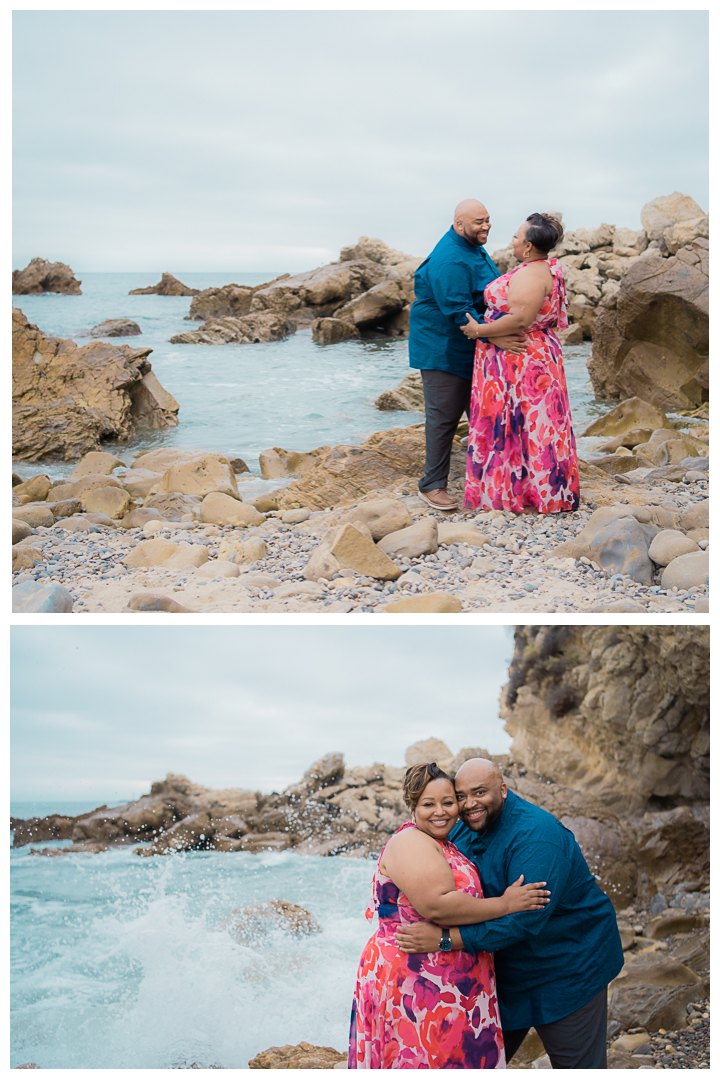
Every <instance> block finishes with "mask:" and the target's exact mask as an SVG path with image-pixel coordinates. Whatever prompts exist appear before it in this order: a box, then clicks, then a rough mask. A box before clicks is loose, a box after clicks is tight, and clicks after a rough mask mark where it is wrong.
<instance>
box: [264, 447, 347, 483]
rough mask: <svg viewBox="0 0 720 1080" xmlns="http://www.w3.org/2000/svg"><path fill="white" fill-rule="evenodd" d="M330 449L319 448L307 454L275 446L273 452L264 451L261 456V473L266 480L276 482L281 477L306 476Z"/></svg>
mask: <svg viewBox="0 0 720 1080" xmlns="http://www.w3.org/2000/svg"><path fill="white" fill-rule="evenodd" d="M329 449H330V447H329V446H319V447H318V448H317V449H316V450H309V451H308V452H307V453H297V452H296V451H294V450H283V449H282V447H280V446H274V447H273V448H272V450H263V451H262V453H261V454H260V459H259V460H260V472H261V473H262V475H263V477H264V478H265V479H266V480H276V479H278V478H279V477H281V476H306V475H307V474H308V473H309V472H310V471H311V469H312V468H313V466H314V465H315V463H316V462H317V461H318V459H319V458H321V457H323V456H324V455H325V454H326V453H327V452H328V451H329Z"/></svg>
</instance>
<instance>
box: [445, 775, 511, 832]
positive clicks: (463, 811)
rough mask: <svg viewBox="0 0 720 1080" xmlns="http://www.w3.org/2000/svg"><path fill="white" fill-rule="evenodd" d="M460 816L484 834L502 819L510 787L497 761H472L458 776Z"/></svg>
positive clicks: (457, 793)
mask: <svg viewBox="0 0 720 1080" xmlns="http://www.w3.org/2000/svg"><path fill="white" fill-rule="evenodd" d="M455 793H456V795H457V800H458V807H459V809H460V817H461V818H462V820H463V821H464V822H465V824H466V825H467V826H468V827H469V828H471V829H472V830H473V831H474V832H483V831H484V830H485V829H487V828H488V826H490V825H492V823H493V822H494V821H497V819H498V818H499V817H500V815H501V814H502V812H503V807H504V805H505V799H506V798H507V785H506V783H505V781H504V780H503V776H502V773H501V772H500V770H499V768H498V767H497V765H496V764H495V762H494V761H489V760H488V759H487V758H469V759H468V761H466V762H464V764H462V765H461V766H460V768H459V769H458V771H457V773H456V775H455Z"/></svg>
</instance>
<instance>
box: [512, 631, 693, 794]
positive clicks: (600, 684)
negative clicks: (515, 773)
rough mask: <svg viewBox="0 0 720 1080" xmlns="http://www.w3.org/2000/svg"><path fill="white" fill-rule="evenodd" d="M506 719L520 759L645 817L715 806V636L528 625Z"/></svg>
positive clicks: (519, 644)
mask: <svg viewBox="0 0 720 1080" xmlns="http://www.w3.org/2000/svg"><path fill="white" fill-rule="evenodd" d="M515 642H516V644H515V655H514V657H513V661H512V664H511V667H510V681H509V682H508V684H507V686H506V687H505V689H504V691H503V697H502V703H501V716H502V717H503V718H504V719H505V722H506V724H505V726H506V728H507V731H508V732H509V733H510V734H511V735H512V736H513V739H514V743H513V754H514V756H515V758H516V760H518V761H520V762H522V763H523V764H525V765H528V766H530V767H532V768H533V769H536V770H537V771H538V772H539V773H541V774H542V775H543V776H546V777H547V778H549V779H552V780H554V781H556V782H558V783H562V784H566V785H568V786H570V787H573V788H577V789H579V790H581V791H587V792H589V793H592V794H593V795H594V796H595V797H597V798H600V799H602V800H603V801H604V802H605V803H606V804H607V805H608V806H611V807H612V806H615V805H617V806H620V807H621V808H623V809H628V810H639V809H645V808H650V807H652V808H654V809H661V808H663V809H664V808H666V807H668V806H685V805H692V804H693V803H695V802H698V801H699V802H705V801H706V800H707V799H708V798H709V757H708V754H709V734H710V732H709V714H708V709H709V697H708V693H709V691H708V684H709V675H710V669H709V653H708V649H709V629H708V628H705V627H694V626H688V627H683V626H667V627H665V626H651V627H639V626H638V627H633V626H618V627H598V626H595V627H576V628H571V627H557V628H552V627H523V628H520V629H518V631H517V633H516V639H515Z"/></svg>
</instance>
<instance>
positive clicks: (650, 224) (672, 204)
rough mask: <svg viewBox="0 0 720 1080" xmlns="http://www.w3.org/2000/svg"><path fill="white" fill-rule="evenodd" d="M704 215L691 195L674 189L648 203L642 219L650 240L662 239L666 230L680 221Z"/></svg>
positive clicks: (642, 213)
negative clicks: (670, 192) (670, 193)
mask: <svg viewBox="0 0 720 1080" xmlns="http://www.w3.org/2000/svg"><path fill="white" fill-rule="evenodd" d="M702 216H703V210H702V208H701V207H700V206H698V204H697V203H696V202H695V200H694V199H692V198H691V197H690V196H689V195H682V194H681V193H680V192H679V191H674V192H673V193H672V195H661V196H660V197H659V198H657V199H653V200H652V201H651V202H649V203H646V204H645V206H643V208H642V210H641V211H640V220H641V221H642V223H643V228H644V229H645V232H646V234H647V237H648V239H649V240H660V239H661V238H662V237H663V235H664V233H665V230H666V229H668V228H671V227H672V226H673V225H676V224H677V223H678V222H680V221H692V220H695V219H697V218H699V217H702Z"/></svg>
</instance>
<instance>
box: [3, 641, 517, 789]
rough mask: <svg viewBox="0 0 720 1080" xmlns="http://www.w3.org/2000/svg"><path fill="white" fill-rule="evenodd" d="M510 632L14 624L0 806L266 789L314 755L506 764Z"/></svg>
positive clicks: (355, 760)
mask: <svg viewBox="0 0 720 1080" xmlns="http://www.w3.org/2000/svg"><path fill="white" fill-rule="evenodd" d="M512 650H513V637H512V629H511V628H508V627H504V626H498V627H477V626H468V627H440V626H436V627H393V626H388V627H339V626H334V627H308V626H303V627H298V626H280V627H279V626H252V627H250V626H221V627H214V626H206V627H202V626H193V627H177V626H164V627H142V626H137V625H134V626H124V627H123V626H98V627H77V628H76V627H71V626H68V625H65V626H62V627H49V626H14V627H12V631H11V653H12V661H11V687H12V712H11V744H12V755H11V774H12V778H11V791H12V798H13V799H14V800H21V801H22V800H26V801H30V800H53V799H57V800H82V799H96V800H97V801H98V803H99V802H105V801H106V800H107V801H109V800H118V799H125V798H131V797H137V796H138V795H140V794H141V793H142V792H143V791H147V790H148V789H149V785H150V783H151V782H152V781H153V780H157V779H161V778H162V777H164V776H165V775H166V773H168V772H176V773H184V774H185V775H187V776H189V777H190V778H191V779H192V780H194V781H195V782H197V783H201V784H205V785H206V786H208V787H249V788H254V789H260V790H271V789H272V788H273V787H283V786H286V785H287V784H289V783H292V782H293V781H295V780H297V779H299V777H300V776H301V774H302V773H303V772H304V770H305V769H306V768H307V767H308V766H309V765H310V764H311V763H312V762H313V761H314V760H316V759H317V758H319V757H321V756H322V755H323V754H325V753H327V752H328V751H341V752H342V753H344V754H345V756H346V761H347V763H348V765H351V766H352V765H370V764H372V762H373V761H381V762H385V763H387V764H392V765H402V764H403V761H404V752H405V749H406V748H407V747H408V746H409V745H410V744H411V743H413V742H416V741H417V740H418V739H423V738H428V737H430V736H434V737H436V738H441V739H443V740H444V741H445V742H446V743H447V744H448V745H449V747H450V749H451V750H452V751H453V752H457V751H458V750H460V749H461V748H462V747H464V746H484V747H485V749H487V750H489V751H490V753H506V752H507V750H508V749H509V746H510V739H509V737H508V736H507V734H506V733H505V731H504V730H503V726H502V722H501V721H500V720H499V719H498V715H497V709H498V698H499V692H500V688H501V686H502V685H503V683H505V682H506V681H507V669H508V663H509V660H510V658H511V656H512Z"/></svg>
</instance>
